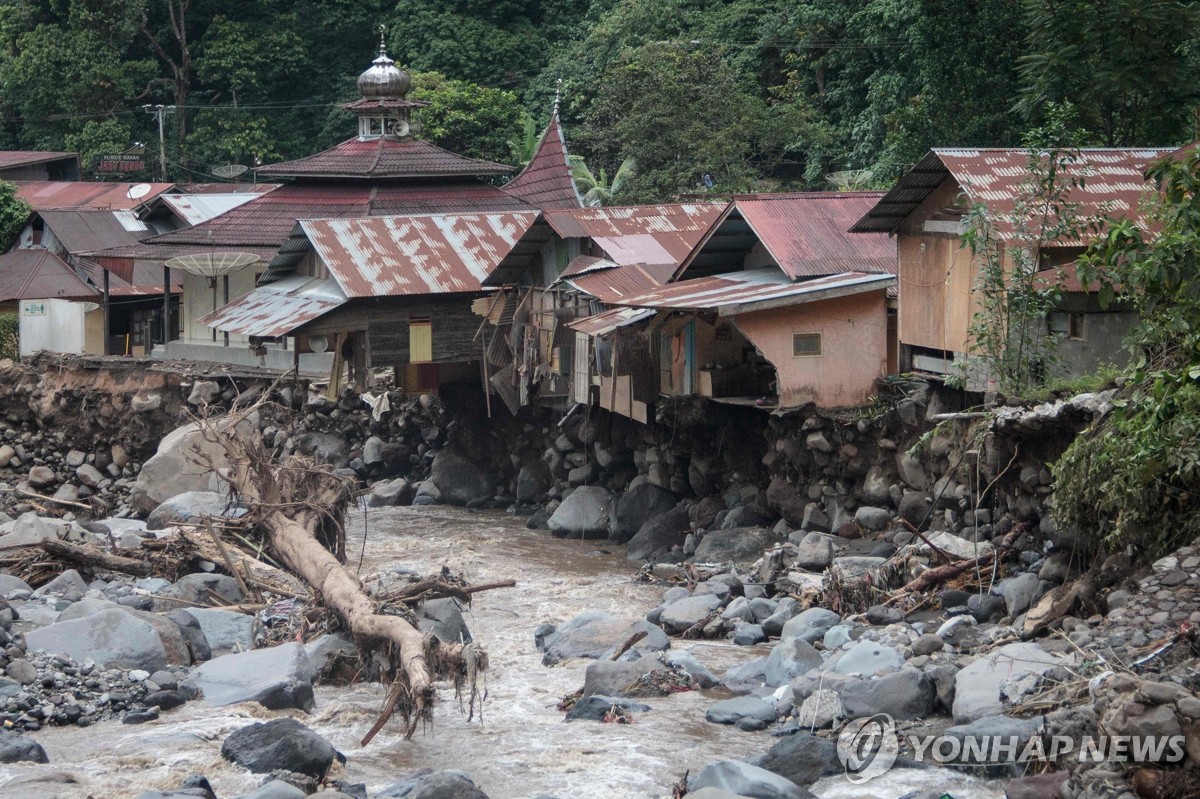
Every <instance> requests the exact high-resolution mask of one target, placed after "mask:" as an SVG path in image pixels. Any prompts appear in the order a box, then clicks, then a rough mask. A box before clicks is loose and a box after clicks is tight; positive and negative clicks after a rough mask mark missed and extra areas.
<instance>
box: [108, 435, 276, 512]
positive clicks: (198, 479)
mask: <svg viewBox="0 0 1200 799" xmlns="http://www.w3.org/2000/svg"><path fill="white" fill-rule="evenodd" d="M231 424H232V422H231V421H230V420H229V419H228V418H224V419H220V420H218V421H217V425H218V427H220V428H221V429H228V428H229V427H230V425H231ZM236 432H237V434H238V435H249V436H254V435H257V434H258V416H257V414H251V415H250V416H248V417H247V418H246V419H245V420H243V421H241V422H239V423H238V425H237V428H236ZM228 466H229V461H228V459H227V458H226V457H225V449H224V448H223V447H221V446H220V445H219V444H217V443H215V442H212V441H209V440H208V439H207V438H205V435H204V434H203V433H202V432H201V431H200V426H199V424H197V423H192V424H187V425H184V426H183V427H179V428H176V429H175V430H172V431H171V432H170V433H168V434H167V435H166V436H164V437H163V440H162V441H160V442H159V444H158V451H157V452H156V453H155V454H154V456H153V457H151V458H150V459H149V460H147V461H146V462H145V463H144V464H142V470H141V471H140V472H138V477H137V481H136V482H135V483H134V485H133V489H132V491H130V494H129V501H130V504H132V505H133V507H134V509H135V510H137V512H138V513H140V514H142V515H148V514H149V513H150V512H151V511H153V510H154V509H155V508H157V507H158V506H159V505H161V504H162V503H164V502H166V501H167V500H168V499H170V498H171V497H175V496H178V495H180V494H183V493H185V492H187V491H217V492H218V493H222V494H224V493H227V492H228V486H227V485H226V483H225V482H224V481H223V480H222V479H221V478H220V477H219V476H218V473H219V471H220V470H221V469H224V468H226V467H228Z"/></svg>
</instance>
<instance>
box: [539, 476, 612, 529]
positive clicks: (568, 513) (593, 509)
mask: <svg viewBox="0 0 1200 799" xmlns="http://www.w3.org/2000/svg"><path fill="white" fill-rule="evenodd" d="M611 515H612V494H610V493H609V491H608V489H607V488H603V487H601V486H580V487H579V488H576V489H575V490H574V491H572V492H571V495H570V496H569V497H567V498H566V499H564V500H563V502H562V504H561V505H559V506H558V510H556V511H554V514H553V515H551V517H550V521H549V522H548V524H549V525H550V532H551V534H552V535H554V536H556V537H558V538H604V537H605V536H607V535H608V527H609V519H610V517H611Z"/></svg>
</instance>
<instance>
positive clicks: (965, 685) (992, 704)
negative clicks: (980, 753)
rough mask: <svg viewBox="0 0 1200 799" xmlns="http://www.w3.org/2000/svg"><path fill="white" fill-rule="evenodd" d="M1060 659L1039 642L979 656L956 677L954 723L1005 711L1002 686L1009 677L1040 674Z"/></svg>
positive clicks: (1021, 644) (1003, 648)
mask: <svg viewBox="0 0 1200 799" xmlns="http://www.w3.org/2000/svg"><path fill="white" fill-rule="evenodd" d="M1059 662H1060V661H1059V660H1058V658H1055V657H1053V656H1052V655H1050V653H1048V652H1046V651H1045V650H1044V649H1042V648H1041V647H1040V646H1038V645H1037V644H1033V643H1017V644H1007V645H1005V646H1002V647H1000V648H999V649H997V650H995V651H993V652H989V653H988V654H986V655H984V656H982V657H980V658H978V659H977V660H975V661H974V662H973V663H971V664H970V665H968V666H966V667H965V668H963V669H961V670H960V671H959V672H958V674H957V675H956V676H955V678H954V707H953V711H954V722H955V723H956V724H969V723H970V722H972V721H975V720H976V719H980V718H983V717H984V716H998V715H1000V713H1001V712H1002V711H1003V710H1004V705H1003V701H1002V700H1001V697H1000V689H1001V686H1002V685H1003V684H1004V682H1005V681H1006V680H1009V679H1015V678H1018V677H1021V676H1022V675H1025V674H1034V675H1041V674H1045V673H1046V672H1047V671H1049V670H1050V669H1052V668H1054V667H1055V666H1056V665H1058V663H1059Z"/></svg>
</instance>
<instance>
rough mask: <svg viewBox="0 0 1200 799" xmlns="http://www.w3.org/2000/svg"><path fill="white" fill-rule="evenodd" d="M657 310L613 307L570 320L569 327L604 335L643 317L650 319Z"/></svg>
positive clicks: (635, 322) (590, 334)
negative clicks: (592, 314) (609, 309)
mask: <svg viewBox="0 0 1200 799" xmlns="http://www.w3.org/2000/svg"><path fill="white" fill-rule="evenodd" d="M655 313H656V312H655V311H653V310H645V309H639V308H613V309H612V310H611V311H605V312H603V313H598V314H595V315H594V316H585V317H584V318H583V319H576V320H575V321H573V322H568V323H567V327H569V328H571V329H572V330H576V331H578V332H580V333H586V334H587V335H589V336H604V335H608V334H609V333H611V332H613V331H614V330H617V329H618V328H622V327H625V326H627V325H634V324H637V323H638V322H640V321H642V320H643V319H649V318H650V317H652V316H654V314H655Z"/></svg>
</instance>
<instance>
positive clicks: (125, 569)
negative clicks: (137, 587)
mask: <svg viewBox="0 0 1200 799" xmlns="http://www.w3.org/2000/svg"><path fill="white" fill-rule="evenodd" d="M39 546H40V547H41V548H42V549H43V550H45V551H46V552H47V553H49V554H51V555H54V556H56V557H59V558H62V559H63V560H69V561H71V562H72V563H76V564H78V565H80V566H83V567H85V568H88V569H105V570H107V571H110V572H119V573H121V574H132V575H134V576H136V577H149V576H150V575H151V574H153V573H154V567H153V565H151V564H150V563H149V562H148V561H145V560H138V559H137V558H126V557H123V556H121V555H112V554H110V553H108V552H105V551H104V550H102V549H98V548H96V547H85V546H80V545H79V544H71V543H68V542H67V541H59V540H58V539H57V538H49V539H46V540H45V541H42V542H41V543H40V544H39Z"/></svg>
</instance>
